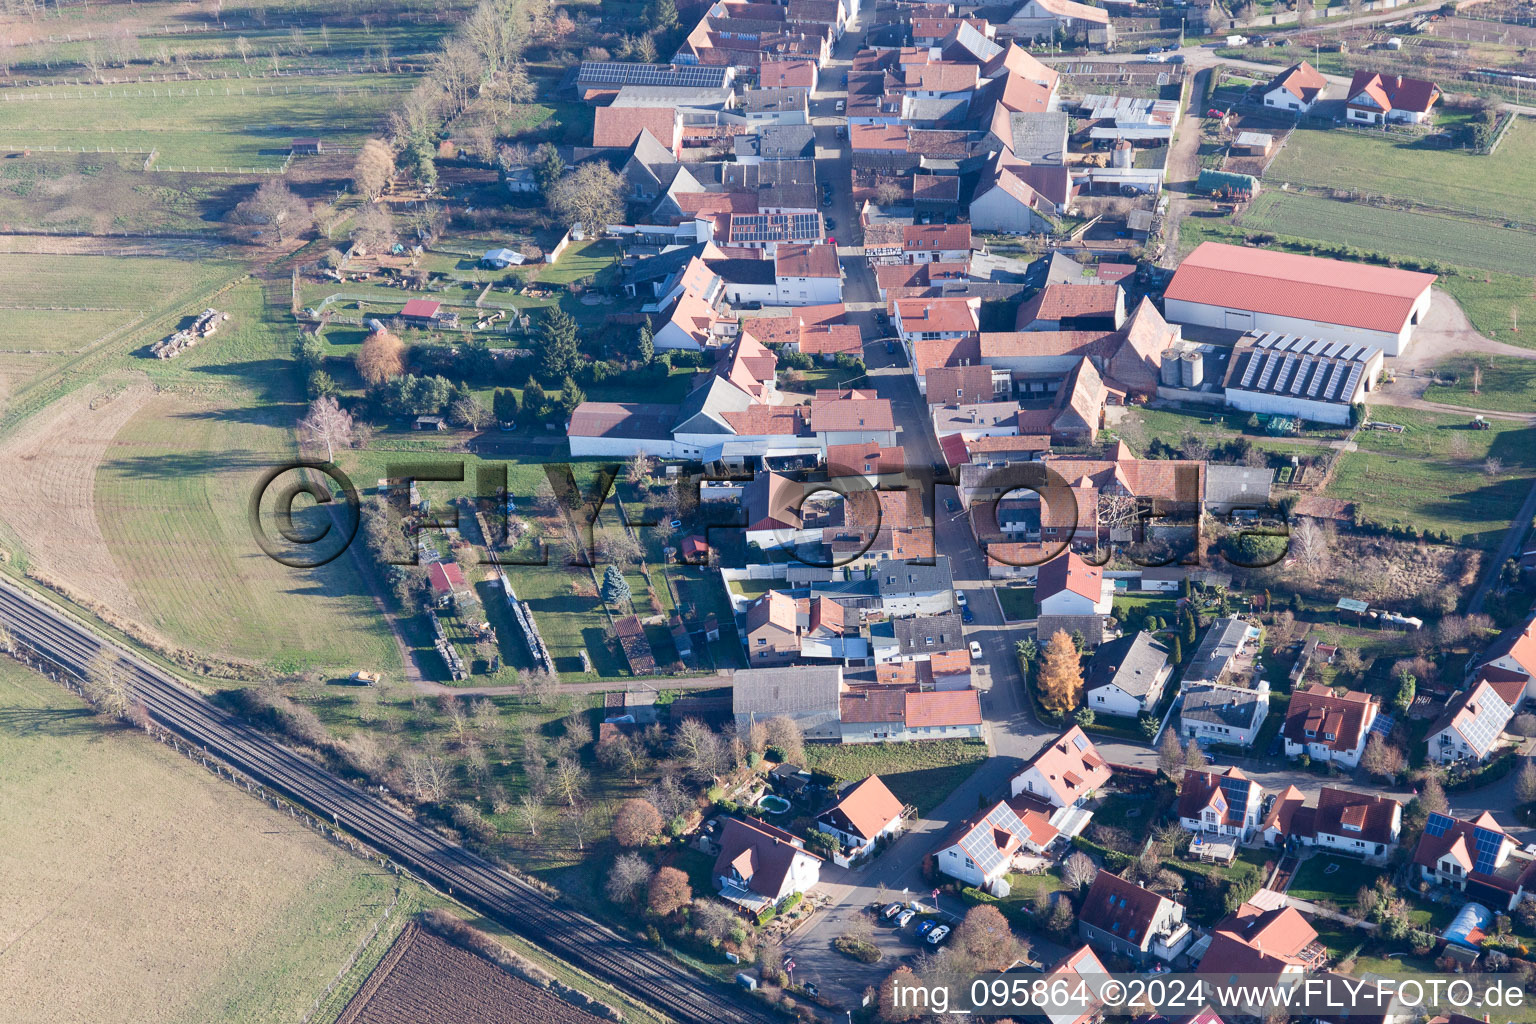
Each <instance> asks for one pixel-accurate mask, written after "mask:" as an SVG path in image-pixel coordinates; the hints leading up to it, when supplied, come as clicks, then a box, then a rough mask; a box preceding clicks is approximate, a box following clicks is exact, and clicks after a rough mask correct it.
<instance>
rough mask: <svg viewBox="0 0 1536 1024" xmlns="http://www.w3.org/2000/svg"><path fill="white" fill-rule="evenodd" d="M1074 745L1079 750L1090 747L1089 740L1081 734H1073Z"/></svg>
mask: <svg viewBox="0 0 1536 1024" xmlns="http://www.w3.org/2000/svg"><path fill="white" fill-rule="evenodd" d="M1072 745H1073V746H1074V747H1076V748H1077V749H1078V750H1087V749H1088V741H1087V740H1086V739H1084V738H1083V737H1081V736H1073V737H1072Z"/></svg>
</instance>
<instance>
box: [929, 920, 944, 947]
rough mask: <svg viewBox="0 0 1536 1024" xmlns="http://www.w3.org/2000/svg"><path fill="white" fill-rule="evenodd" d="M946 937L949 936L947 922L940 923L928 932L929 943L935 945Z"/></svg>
mask: <svg viewBox="0 0 1536 1024" xmlns="http://www.w3.org/2000/svg"><path fill="white" fill-rule="evenodd" d="M947 938H949V925H947V924H941V925H939V926H938V927H937V928H935V929H934V930H933V931H931V932H929V933H928V942H929V944H930V945H934V946H937V945H938V944H939V943H941V942H943V941H944V940H945V939H947Z"/></svg>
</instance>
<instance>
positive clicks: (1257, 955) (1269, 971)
mask: <svg viewBox="0 0 1536 1024" xmlns="http://www.w3.org/2000/svg"><path fill="white" fill-rule="evenodd" d="M1327 958H1328V950H1327V948H1326V947H1325V946H1324V945H1323V944H1322V943H1320V942H1318V941H1317V930H1316V929H1315V928H1313V927H1312V926H1311V925H1310V924H1308V923H1307V919H1306V918H1304V917H1302V916H1301V914H1300V913H1298V912H1297V910H1296V909H1295V908H1294V907H1286V906H1281V907H1275V908H1271V909H1264V908H1262V907H1259V906H1256V905H1254V904H1252V903H1244V904H1243V905H1242V906H1240V907H1238V908H1237V910H1235V911H1233V912H1232V913H1231V914H1229V915H1228V916H1227V917H1225V918H1223V919H1222V920H1221V922H1220V923H1218V924H1217V925H1216V927H1215V928H1214V929H1212V931H1211V943H1210V945H1209V946H1208V947H1207V948H1206V951H1205V955H1204V956H1203V957H1202V958H1201V960H1200V967H1199V973H1201V974H1204V975H1209V976H1211V977H1212V978H1213V979H1219V980H1221V981H1222V982H1226V981H1228V980H1229V979H1230V978H1231V977H1232V976H1233V975H1254V976H1268V977H1273V978H1275V979H1277V980H1278V979H1279V978H1281V977H1284V976H1290V975H1300V974H1303V973H1305V972H1306V971H1311V970H1316V969H1317V968H1319V967H1321V966H1322V965H1323V963H1324V961H1325V960H1326V959H1327ZM1245 980H1248V979H1245Z"/></svg>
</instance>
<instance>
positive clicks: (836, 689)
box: [731, 665, 848, 740]
mask: <svg viewBox="0 0 1536 1024" xmlns="http://www.w3.org/2000/svg"><path fill="white" fill-rule="evenodd" d="M847 688H848V687H847V684H846V683H844V682H843V668H842V666H841V665H800V666H795V667H789V668H753V669H738V670H737V671H736V674H735V676H734V677H733V678H732V680H731V712H732V714H733V715H734V716H735V719H736V729H737V731H738V732H740V733H741V734H743V735H745V734H746V732H747V731H748V730H749V729H751V728H752V723H754V722H766V721H768V720H769V719H770V718H779V717H783V718H788V719H790V720H791V721H793V722H794V723H795V724H796V725H798V726H800V731H801V733H802V734H804V736H805V738H806V739H808V740H836V739H840V738H841V737H842V729H841V726H840V725H839V716H838V703H837V702H838V697H839V695H840V694H842V692H843V691H844V690H846V689H847Z"/></svg>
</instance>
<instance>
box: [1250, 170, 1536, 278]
mask: <svg viewBox="0 0 1536 1024" xmlns="http://www.w3.org/2000/svg"><path fill="white" fill-rule="evenodd" d="M1441 155H1442V156H1444V155H1447V154H1441ZM1241 224H1242V227H1243V228H1245V229H1248V230H1260V231H1270V232H1273V233H1275V234H1277V235H1289V236H1293V237H1297V238H1310V239H1315V240H1317V241H1320V242H1335V243H1339V244H1342V245H1349V246H1353V247H1355V248H1357V249H1364V250H1367V251H1370V252H1378V253H1385V254H1392V255H1398V256H1406V257H1409V258H1411V259H1416V260H1433V261H1435V262H1439V263H1454V264H1457V265H1459V266H1463V267H1476V268H1478V269H1481V270H1493V271H1506V272H1510V273H1519V272H1521V271H1523V270H1525V269H1527V268H1529V267H1530V266H1531V265H1532V264H1533V263H1536V235H1532V234H1531V232H1529V231H1525V230H1516V229H1513V228H1506V227H1501V226H1498V225H1497V224H1493V223H1489V222H1488V221H1477V220H1472V219H1470V218H1466V217H1455V216H1440V215H1435V214H1429V213H1425V212H1423V211H1416V212H1409V211H1407V210H1393V209H1387V208H1384V207H1379V206H1370V205H1367V204H1365V203H1349V202H1338V201H1335V200H1333V199H1326V198H1323V197H1322V196H1315V195H1298V194H1296V193H1294V192H1281V191H1280V190H1279V189H1270V190H1268V191H1265V192H1262V193H1260V194H1259V196H1258V197H1257V198H1256V199H1254V201H1253V203H1252V204H1251V205H1250V206H1249V208H1248V210H1247V211H1246V212H1245V213H1244V214H1243V215H1242V220H1241Z"/></svg>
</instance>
